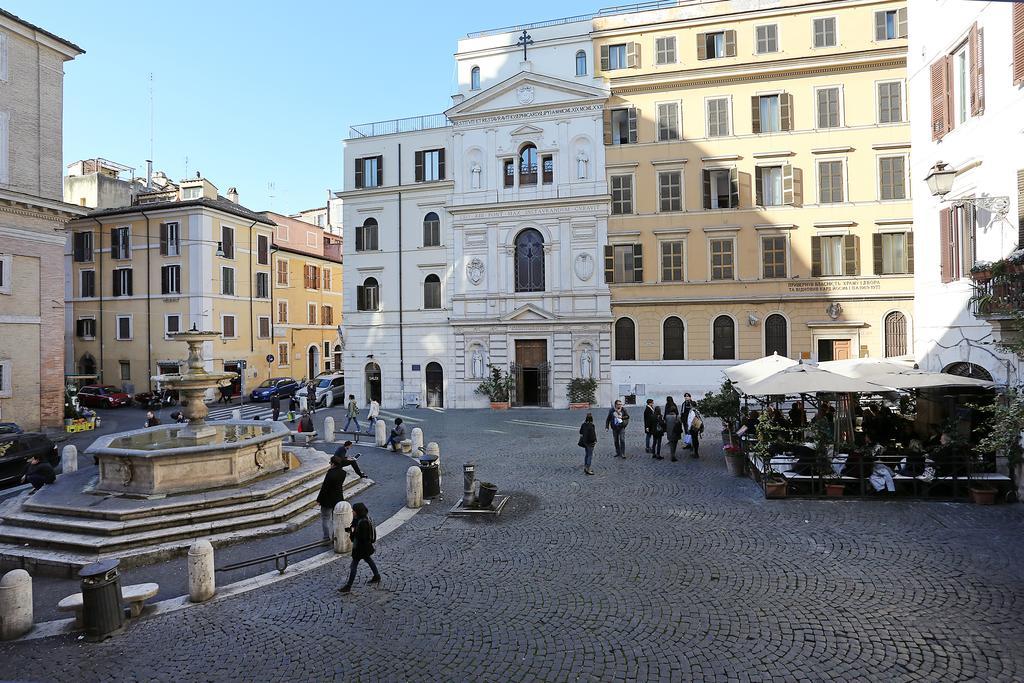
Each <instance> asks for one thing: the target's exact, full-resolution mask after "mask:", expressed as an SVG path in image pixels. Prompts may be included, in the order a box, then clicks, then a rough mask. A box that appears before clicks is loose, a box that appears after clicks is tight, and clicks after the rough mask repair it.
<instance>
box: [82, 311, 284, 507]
mask: <svg viewBox="0 0 1024 683" xmlns="http://www.w3.org/2000/svg"><path fill="white" fill-rule="evenodd" d="M172 338H174V339H179V340H181V341H183V342H185V343H186V344H187V345H188V359H187V360H186V362H185V363H186V368H185V372H183V373H175V374H166V375H157V376H155V377H154V378H153V379H154V380H156V381H158V382H160V384H161V385H162V386H165V387H167V388H168V389H173V390H176V391H177V392H178V395H179V396H180V397H181V406H182V414H183V415H184V416H185V418H186V419H187V420H188V422H187V423H186V424H184V425H180V424H170V425H158V426H156V427H148V428H145V429H136V430H134V431H130V432H122V433H120V434H113V435H110V436H104V437H100V438H98V439H97V440H96V442H95V443H93V445H92V446H90V447H89V448H88V450H87V451H86V453H87V454H89V455H94V456H96V458H97V459H98V461H99V469H100V478H99V484H98V485H97V490H98V491H102V492H106V493H129V494H139V495H166V494H169V493H182V492H195V491H200V490H203V489H212V488H218V487H222V486H229V485H234V486H237V485H239V484H242V483H243V482H246V481H248V480H250V479H254V478H256V477H259V476H262V475H265V474H269V473H270V472H274V471H277V470H281V469H286V468H287V467H288V458H287V457H286V456H285V454H284V452H283V450H282V447H281V446H282V442H283V439H284V437H285V436H287V434H288V429H287V428H286V427H285V426H284V425H282V424H281V423H279V422H259V421H252V420H223V421H219V422H217V424H215V425H213V424H207V422H206V416H207V415H208V414H209V411H208V409H207V407H206V403H205V401H204V398H205V396H206V392H207V390H209V389H212V388H214V387H216V386H217V385H219V384H220V383H221V382H224V381H225V380H230V379H233V378H234V377H235V376H236V375H235V373H233V372H208V371H207V370H206V368H205V367H203V357H202V346H203V344H204V343H205V342H208V341H212V340H214V339H219V338H220V333H219V332H206V331H201V330H197V329H196V327H195V325H193V326H192V329H191V330H189V331H187V332H178V333H176V334H174V335H172Z"/></svg>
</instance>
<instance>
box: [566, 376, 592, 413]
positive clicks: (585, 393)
mask: <svg viewBox="0 0 1024 683" xmlns="http://www.w3.org/2000/svg"><path fill="white" fill-rule="evenodd" d="M566 393H567V394H568V396H569V408H570V409H573V410H578V409H584V408H589V407H590V406H591V405H593V403H594V397H595V395H596V394H597V380H596V379H594V378H593V377H587V378H583V377H573V378H572V379H571V380H569V384H567V385H566Z"/></svg>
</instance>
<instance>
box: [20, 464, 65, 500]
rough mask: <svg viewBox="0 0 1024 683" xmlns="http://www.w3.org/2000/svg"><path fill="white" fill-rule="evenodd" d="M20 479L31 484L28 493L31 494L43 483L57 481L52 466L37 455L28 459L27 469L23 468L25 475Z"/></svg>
mask: <svg viewBox="0 0 1024 683" xmlns="http://www.w3.org/2000/svg"><path fill="white" fill-rule="evenodd" d="M21 481H22V482H24V483H26V484H32V490H31V491H29V494H28V495H30V496H31V495H32V494H33V493H35V492H36V491H38V490H39V489H41V488H43V485H45V484H52V483H53V482H55V481H57V473H56V472H54V471H53V466H52V465H50V463H48V462H43V461H42V460H41V459H40V458H39V456H38V455H33V456H31V457H30V458H29V459H28V469H27V470H25V476H24V477H22V478H21Z"/></svg>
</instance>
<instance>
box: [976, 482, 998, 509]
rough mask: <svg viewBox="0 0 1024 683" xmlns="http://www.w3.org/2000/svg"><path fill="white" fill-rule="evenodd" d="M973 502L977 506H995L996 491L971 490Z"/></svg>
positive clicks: (990, 489) (991, 489) (984, 489)
mask: <svg viewBox="0 0 1024 683" xmlns="http://www.w3.org/2000/svg"><path fill="white" fill-rule="evenodd" d="M970 492H971V500H973V501H974V504H975V505H995V502H996V490H995V489H993V488H975V487H973V486H972V487H971V488H970Z"/></svg>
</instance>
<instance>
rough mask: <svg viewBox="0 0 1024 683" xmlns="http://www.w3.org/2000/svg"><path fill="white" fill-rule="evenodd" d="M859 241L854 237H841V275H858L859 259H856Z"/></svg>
mask: <svg viewBox="0 0 1024 683" xmlns="http://www.w3.org/2000/svg"><path fill="white" fill-rule="evenodd" d="M859 241H860V240H859V239H858V238H857V236H856V235H843V256H844V257H845V258H844V259H843V260H844V263H843V275H845V276H847V277H850V276H852V275H860V259H858V258H857V256H858V254H857V251H858V249H857V247H858V243H859Z"/></svg>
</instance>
